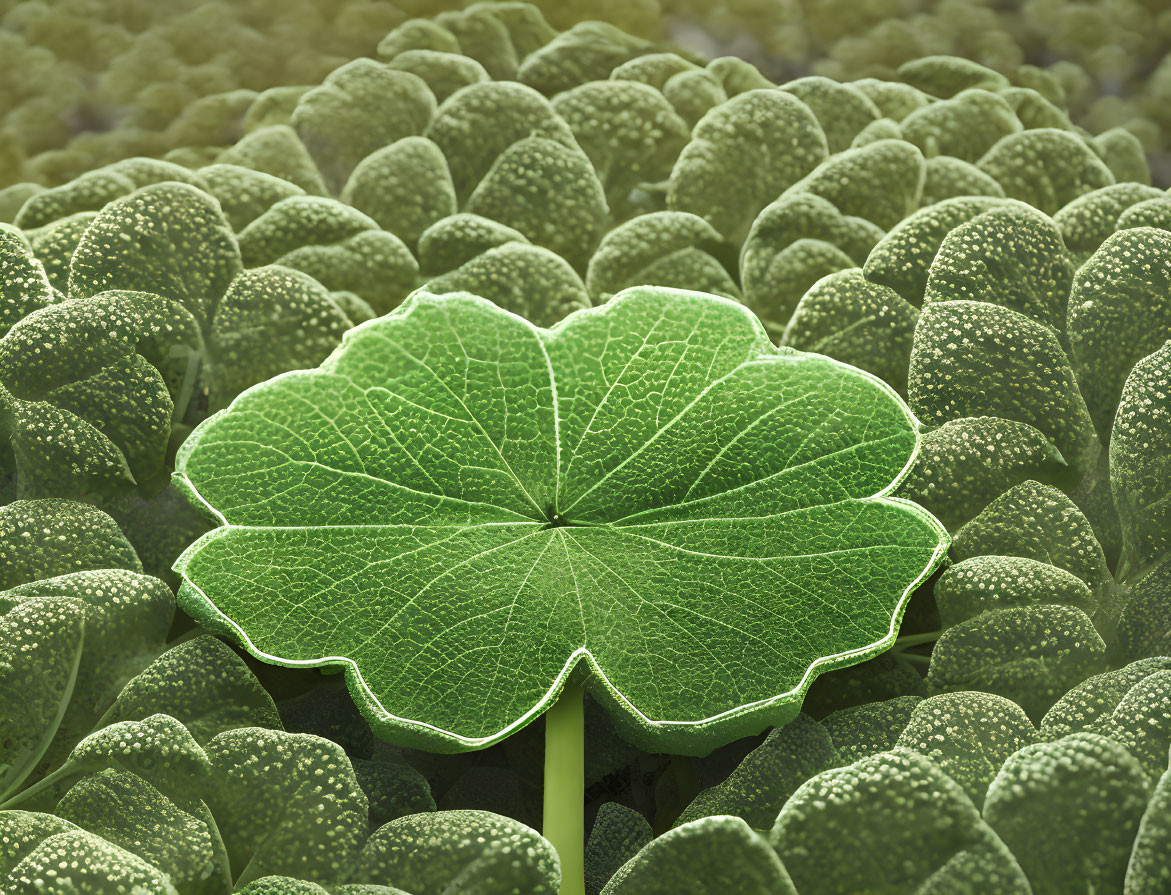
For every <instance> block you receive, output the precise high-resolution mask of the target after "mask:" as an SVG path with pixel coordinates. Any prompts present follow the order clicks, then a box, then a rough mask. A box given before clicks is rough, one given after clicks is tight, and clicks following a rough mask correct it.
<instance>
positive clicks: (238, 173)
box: [199, 164, 305, 233]
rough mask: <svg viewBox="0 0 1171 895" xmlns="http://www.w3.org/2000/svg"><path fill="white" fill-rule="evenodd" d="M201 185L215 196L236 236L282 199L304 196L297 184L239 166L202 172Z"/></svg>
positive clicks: (212, 167)
mask: <svg viewBox="0 0 1171 895" xmlns="http://www.w3.org/2000/svg"><path fill="white" fill-rule="evenodd" d="M199 181H200V183H201V184H202V186H203V189H204V190H205V191H206V192H208V193H210V194H211V195H213V196H215V198H216V200H217V201H218V202H219V203H220V209H221V210H222V211H223V213H224V217H225V218H227V219H228V223H229V224H231V226H232V229H233V230H235V231H236V232H237V233H239V232H240V231H241V230H243V229H244V228H245V227H247V226H248V225H249V224H251V223H252V222H253V221H254V220H256V219H257V218H258V217H260V216H261V215H262V214H264V213H265V212H266V211H268V210H269V209H270V208H272V206H274V205H275V204H276V203H277V202H280V201H281V200H282V199H291V198H292V197H294V196H303V195H304V194H305V191H304V190H303V189H301V188H300V187H299V186H297V185H296V184H295V183H290V182H289V181H287V180H282V179H281V178H279V177H273V176H272V175H271V174H265V173H263V172H261V171H253V170H252V169H251V168H244V167H242V166H240V165H224V164H218V165H208V166H207V167H205V168H200V169H199Z"/></svg>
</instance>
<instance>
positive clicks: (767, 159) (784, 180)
mask: <svg viewBox="0 0 1171 895" xmlns="http://www.w3.org/2000/svg"><path fill="white" fill-rule="evenodd" d="M825 157H826V143H825V134H824V133H822V130H821V126H820V125H819V124H818V123H817V119H816V118H814V116H813V113H812V112H810V111H809V107H808V106H806V105H805V104H804V103H803V102H801V101H800V100H799V99H797V98H796V97H793V96H790V95H789V94H786V93H781V92H780V91H776V90H749V91H748V92H746V93H742V94H740V95H739V96H736V97H735V98H733V99H731V100H729V101H728V102H726V103H724V104H722V105H720V106H717V107H715V108H714V109H712V110H711V111H710V112H708V113H707V114H706V115H705V116H704V117H703V119H702V120H701V121H700V122H699V123H698V124H697V125H696V126H695V129H694V130H693V131H692V134H691V142H690V143H688V144H687V146H686V147H685V148H684V150H683V152H682V153H680V155H679V160H678V161H677V162H676V163H675V168H674V170H672V172H671V180H670V187H669V189H668V193H667V205H668V207H669V208H670V209H671V210H672V211H689V212H691V213H693V214H697V215H699V216H700V217H702V218H705V219H706V220H707V221H708V222H709V223H711V225H712V226H713V227H715V228H716V229H717V230H718V231H719V232H720V233H721V234H722V235H723V236H724V238H725V239H727V240H728V241H729V242H731V243H737V244H738V243H741V242H743V241H744V237H745V236H746V235H747V233H748V228H749V226H750V225H751V224H752V220H753V219H754V218H755V217H756V214H757V212H759V211H760V209H762V208H764V206H766V205H767V204H768V203H769V202H771V201H772V200H773V199H775V198H777V197H778V196H779V195H780V194H781V193H782V192H783V191H784V190H785V189H787V188H788V187H790V186H792V185H793V184H794V183H796V182H797V181H798V180H800V179H801V178H802V177H804V176H805V175H806V174H808V173H809V172H810V171H812V170H813V169H814V168H815V167H816V166H817V165H818V163H820V162H821V161H822V160H824V159H825Z"/></svg>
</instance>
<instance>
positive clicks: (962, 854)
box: [771, 750, 1029, 895]
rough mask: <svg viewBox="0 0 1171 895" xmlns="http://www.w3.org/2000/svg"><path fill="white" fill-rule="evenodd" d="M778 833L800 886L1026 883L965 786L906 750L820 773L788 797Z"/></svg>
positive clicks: (908, 889) (1009, 887) (995, 888)
mask: <svg viewBox="0 0 1171 895" xmlns="http://www.w3.org/2000/svg"><path fill="white" fill-rule="evenodd" d="M771 841H772V843H773V847H774V848H776V850H777V853H778V854H779V855H780V856H781V860H782V861H783V862H784V864H785V867H787V868H788V870H789V873H790V874H791V875H792V877H793V882H794V883H795V884H796V886H797V891H799V892H805V891H808V892H868V893H873V895H888V893H889V895H896V893H897V895H907V893H923V895H926V893H943V892H947V893H956V895H960V893H964V895H983V893H986V892H1000V893H1005V895H1008V893H1013V895H1024V893H1027V892H1028V891H1029V886H1028V883H1027V882H1026V881H1025V877H1024V874H1023V873H1022V872H1021V870H1020V866H1019V865H1018V864H1017V862H1016V859H1014V858H1013V856H1012V854H1011V853H1010V852H1009V851H1008V849H1007V848H1005V847H1004V844H1003V843H1002V842H1001V841H1000V840H999V839H998V838H997V836H996V834H995V833H993V832H992V830H991V829H990V828H989V827H988V825H987V824H985V823H984V821H983V820H981V819H980V813H979V812H978V811H977V810H976V808H975V806H974V805H973V804H972V802H971V800H970V799H969V798H968V797H967V795H965V793H964V791H963V789H962V788H961V787H960V785H959V784H958V783H956V782H955V781H953V780H952V779H951V778H949V777H948V776H946V775H945V774H944V773H943V771H941V770H940V769H939V767H938V766H937V765H935V764H934V763H933V762H931V761H930V760H928V759H927V758H924V757H923V756H921V755H919V754H917V753H915V752H910V751H906V750H895V751H891V752H882V753H879V754H878V755H875V756H872V757H869V758H863V759H861V760H859V761H856V762H854V764H852V765H849V766H848V767H844V768H836V769H834V770H830V771H825V772H823V773H821V774H819V775H818V776H816V777H814V778H813V779H812V780H810V781H809V782H808V783H806V784H805V785H804V786H802V787H801V788H800V789H798V790H797V792H796V793H794V794H793V797H792V798H791V799H789V801H788V802H787V803H786V804H785V807H784V808H783V809H782V810H781V813H780V815H779V816H778V817H777V822H776V825H775V826H774V827H773V830H772V834H771ZM845 842H848V843H849V844H850V847H849V848H848V849H846V850H843V849H842V844H843V843H845Z"/></svg>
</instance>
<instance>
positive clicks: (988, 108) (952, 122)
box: [900, 88, 1021, 178]
mask: <svg viewBox="0 0 1171 895" xmlns="http://www.w3.org/2000/svg"><path fill="white" fill-rule="evenodd" d="M900 126H901V128H902V131H903V136H904V138H905V139H907V140H909V141H910V142H911V143H913V144H914V145H915V146H918V147H919V149H921V150H922V151H923V154H924V155H926V156H927V157H928V158H930V157H932V156H939V155H946V156H951V157H952V158H958V159H960V160H962V161H965V162H975V161H978V160H979V159H980V157H981V156H982V155H984V153H986V152H987V151H988V150H989V149H991V148H992V147H993V146H994V145H995V144H996V143H997V141H999V140H1000V139H1001V138H1002V137H1006V136H1008V135H1010V134H1016V133H1020V131H1021V123H1020V119H1018V118H1017V116H1016V112H1014V111H1013V108H1012V106H1011V105H1009V103H1008V101H1007V100H1006V99H1004V97H1002V96H998V95H997V94H995V93H991V92H989V91H987V90H981V89H978V88H976V89H971V90H964V91H962V92H960V93H957V94H956V95H955V96H953V97H952V98H950V99H947V100H944V101H943V102H940V103H931V104H930V105H928V106H924V107H923V108H921V109H917V110H916V111H914V112H912V113H911V114H909V115H908V116H907V117H906V118H904V119H903V120H902V121H901V122H900ZM990 173H991V172H990ZM992 176H993V178H995V176H996V175H995V174H992Z"/></svg>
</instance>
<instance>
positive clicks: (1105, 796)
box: [984, 733, 1152, 895]
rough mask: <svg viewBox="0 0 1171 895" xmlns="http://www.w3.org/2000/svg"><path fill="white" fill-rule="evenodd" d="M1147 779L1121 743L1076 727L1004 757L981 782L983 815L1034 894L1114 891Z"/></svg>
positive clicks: (1120, 880)
mask: <svg viewBox="0 0 1171 895" xmlns="http://www.w3.org/2000/svg"><path fill="white" fill-rule="evenodd" d="M1151 784H1152V781H1151V780H1148V779H1147V777H1146V775H1145V774H1144V773H1143V770H1142V768H1141V767H1140V766H1139V764H1138V762H1136V761H1135V760H1134V759H1133V758H1132V757H1131V756H1130V755H1129V754H1128V753H1127V751H1126V750H1125V749H1124V748H1122V746H1120V745H1118V744H1117V743H1115V742H1112V741H1111V740H1108V739H1106V738H1105V737H1102V736H1098V735H1096V734H1092V733H1075V734H1071V735H1069V736H1067V737H1063V738H1062V739H1060V740H1057V741H1055V742H1050V743H1037V744H1035V745H1031V746H1026V747H1025V748H1024V749H1022V750H1020V751H1019V752H1017V753H1016V754H1015V755H1013V756H1012V757H1011V758H1009V759H1008V761H1006V762H1005V764H1004V766H1003V767H1002V768H1001V769H1000V772H999V773H998V774H997V775H996V779H995V780H993V781H992V785H991V786H990V787H989V789H988V797H987V799H986V800H985V803H984V818H985V819H986V820H987V821H988V823H989V825H990V826H991V827H992V828H993V829H994V830H996V832H997V834H999V836H1000V838H1001V839H1002V840H1004V842H1005V844H1006V845H1008V847H1009V848H1010V849H1012V852H1013V854H1014V855H1016V857H1017V860H1018V861H1020V864H1021V867H1022V868H1023V869H1024V871H1025V873H1026V875H1027V876H1028V877H1029V883H1030V884H1031V885H1032V888H1033V895H1068V893H1070V892H1119V891H1121V890H1122V884H1123V879H1124V877H1125V875H1126V866H1127V862H1128V860H1129V858H1130V852H1131V848H1132V845H1133V843H1134V837H1135V833H1136V832H1137V830H1138V825H1139V822H1140V820H1141V819H1142V815H1143V810H1144V809H1145V808H1146V805H1147V799H1148V796H1149V794H1150V789H1151ZM1055 822H1056V823H1057V824H1059V827H1060V835H1054V823H1055Z"/></svg>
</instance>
